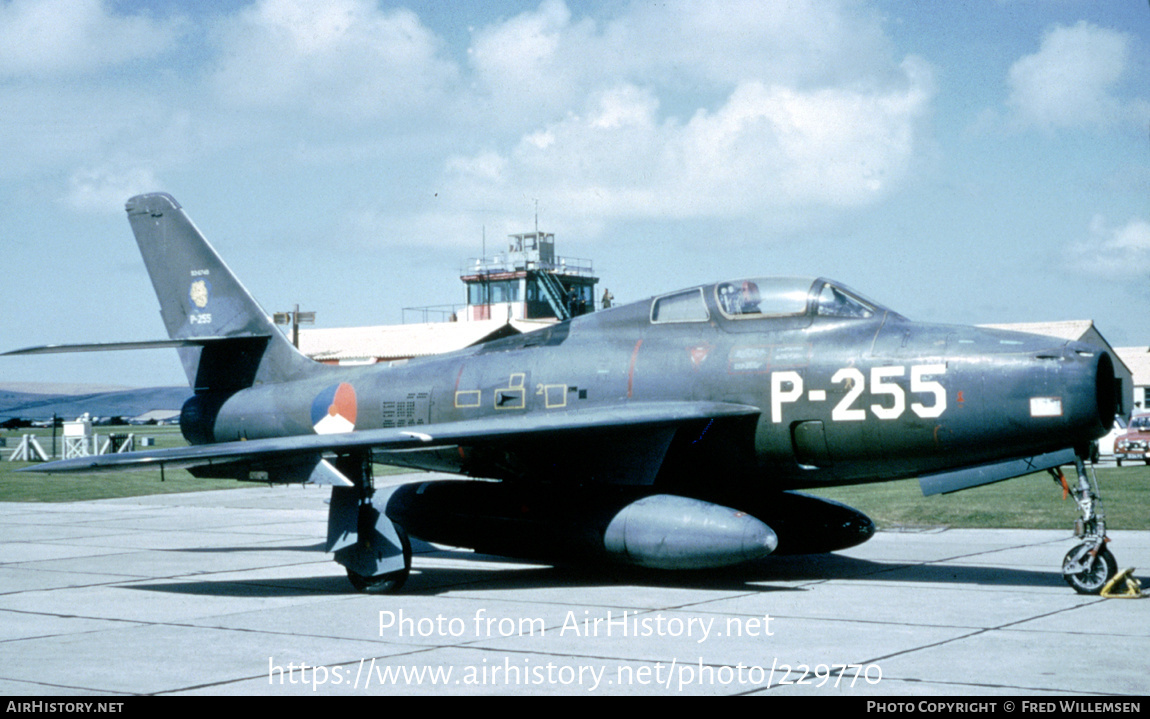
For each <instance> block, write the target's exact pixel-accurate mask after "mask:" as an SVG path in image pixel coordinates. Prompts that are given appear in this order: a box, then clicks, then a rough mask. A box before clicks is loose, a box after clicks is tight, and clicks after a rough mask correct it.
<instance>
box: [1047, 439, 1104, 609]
mask: <svg viewBox="0 0 1150 719" xmlns="http://www.w3.org/2000/svg"><path fill="white" fill-rule="evenodd" d="M1075 470H1077V472H1078V486H1077V487H1075V488H1074V489H1071V488H1070V486H1069V485H1068V484H1067V482H1066V475H1064V474H1063V473H1062V470H1061V468H1059V467H1054V468H1052V469H1051V470H1050V473H1051V474H1052V475H1053V476H1054V481H1055V482H1057V483H1059V484H1060V485H1061V486H1062V496H1063V498H1065V497H1067V496H1068V495H1071V494H1072V495H1074V500H1075V502H1077V503H1078V510H1079V511H1080V512H1081V513H1082V516H1081V517H1080V518H1079V519H1077V520H1076V521H1075V522H1074V534H1075V536H1077V537H1078V538H1079V539H1081V540H1082V542H1081V543H1080V544H1078V545H1077V546H1075V547H1074V548H1073V549H1071V550H1070V551H1069V552H1067V553H1066V557H1065V558H1063V560H1062V578H1063V579H1065V580H1066V583H1067V584H1069V585H1070V586H1071V587H1073V588H1074V591H1076V592H1078V593H1079V594H1099V593H1100V592H1101V591H1102V588H1103V587H1105V586H1106V583H1107V582H1109V581H1110V579H1111V578H1112V577H1113V576H1114V575H1115V574H1116V573H1117V572H1118V562H1117V561H1116V560H1115V559H1114V555H1113V554H1111V553H1110V550H1109V549H1107V548H1106V544H1107V542H1109V541H1110V539H1109V538H1108V537H1107V536H1106V515H1105V513H1104V512H1103V511H1102V497H1101V493H1100V491H1099V489H1098V477H1097V476H1096V475H1095V474H1094V465H1093V463H1091V465H1090V473H1089V475H1087V473H1086V463H1085V462H1084V461H1083V460H1082V457H1081V455H1079V457H1078V458H1077V460H1076V462H1075Z"/></svg>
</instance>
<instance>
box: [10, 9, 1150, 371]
mask: <svg viewBox="0 0 1150 719" xmlns="http://www.w3.org/2000/svg"><path fill="white" fill-rule="evenodd" d="M0 108H2V111H0V262H2V267H3V269H0V303H2V309H0V350H10V349H17V348H21V347H27V346H34V345H41V344H50V343H70V342H95V341H129V340H149V339H159V338H161V337H163V335H164V329H163V325H162V323H161V322H160V319H159V310H158V305H157V302H156V300H155V296H154V294H153V293H152V289H151V284H150V282H149V281H148V278H147V275H146V273H145V271H144V267H143V263H142V261H141V260H140V257H139V254H138V251H137V249H136V246H135V242H134V240H133V239H132V235H131V232H130V229H129V227H128V223H127V219H126V215H125V213H124V201H125V200H126V199H127V198H129V197H131V196H132V195H135V194H138V193H141V192H152V191H166V192H169V193H171V194H172V195H174V196H175V197H176V198H177V200H178V201H179V202H180V203H181V204H182V205H183V207H184V209H185V210H186V211H187V212H188V214H189V215H190V216H191V218H192V219H193V221H194V222H195V223H196V224H197V225H198V226H199V227H200V229H201V230H202V231H203V232H204V233H205V235H206V236H207V237H208V239H209V241H211V242H212V243H213V245H214V246H215V247H216V249H217V251H218V252H219V253H220V254H221V256H222V257H223V258H224V260H225V261H226V262H227V263H228V264H229V266H230V267H231V268H232V270H233V271H234V272H235V273H236V274H237V276H239V278H240V280H241V281H242V282H243V283H244V284H245V286H246V287H247V288H248V289H249V290H250V291H251V293H252V294H253V295H254V296H255V297H256V298H257V300H258V301H259V302H260V303H261V305H262V306H263V307H264V309H265V310H267V311H268V312H269V313H270V312H276V311H284V310H288V309H291V308H292V307H294V306H295V305H297V304H298V305H299V306H300V308H301V309H303V310H311V311H314V312H316V319H317V326H320V327H346V326H359V325H374V324H391V323H398V322H401V321H402V320H403V313H402V308H404V307H414V306H425V305H438V304H447V303H461V302H462V301H463V298H464V289H463V285H462V283H461V282H460V281H459V274H460V270H461V268H462V267H463V266H464V265H465V262H466V260H467V259H468V258H473V257H478V256H480V255H481V254H482V253H483V249H484V248H485V247H486V248H487V250H488V254H493V252H494V250H495V249H496V248H498V247H500V246H501V245H502V243H503V242H504V239H503V238H505V236H506V235H508V234H510V233H515V232H525V231H530V230H532V229H534V226H535V221H536V219H535V218H536V212H537V213H538V222H539V227H540V229H542V230H544V231H547V232H554V233H555V234H556V248H557V253H558V254H560V255H563V256H568V257H578V258H585V259H590V260H592V262H593V263H594V268H595V270H596V274H597V275H598V276H599V277H601V282H600V290H601V289H602V288H604V287H606V288H609V289H610V290H611V292H612V294H613V295H614V296H615V298H616V302H617V303H618V302H628V301H634V300H641V299H643V298H646V297H649V296H652V295H655V294H660V293H663V292H668V291H671V290H674V289H677V288H680V287H686V286H690V285H694V284H699V283H703V282H711V281H717V280H720V279H732V278H739V277H747V276H764V275H818V276H826V277H830V278H834V279H836V280H838V281H840V282H842V283H845V284H846V285H848V286H850V287H852V288H854V289H855V290H857V291H859V292H861V293H862V294H863V295H866V296H869V297H871V298H873V299H874V300H877V301H879V302H881V303H883V304H886V305H887V306H889V307H891V308H893V309H895V310H897V311H898V312H900V313H902V314H904V315H906V316H907V317H909V318H911V319H914V320H921V321H929V322H944V323H957V324H978V323H1004V322H1038V321H1051V320H1079V319H1092V320H1094V321H1095V323H1096V326H1097V327H1098V329H1099V330H1100V331H1101V332H1102V334H1103V335H1104V336H1105V337H1106V338H1107V339H1108V340H1109V341H1110V342H1111V344H1112V345H1114V346H1131V345H1150V312H1148V311H1147V307H1148V302H1150V3H1147V2H1145V0H1081V1H1078V0H1035V1H1028V0H1001V1H996V0H980V1H975V0H971V1H969V2H958V1H955V2H902V1H899V2H895V1H893V0H892V1H890V2H883V1H878V2H861V1H860V2H854V1H846V0H843V1H841V2H840V1H836V0H817V1H815V0H812V1H810V2H806V1H802V0H794V1H785V0H777V1H765V0H750V1H748V2H739V1H737V0H731V1H730V2H714V3H711V2H704V1H702V0H681V1H676V0H668V1H664V2H650V1H647V2H639V1H636V2H630V3H628V2H618V1H617V2H595V1H592V2H575V0H569V1H568V2H564V1H563V0H542V1H538V0H537V1H534V2H512V1H510V0H505V1H502V2H498V1H488V2H450V1H447V0H421V1H418V2H408V3H402V2H396V3H393V2H384V1H382V0H321V1H316V2H308V1H305V0H258V1H255V2H240V1H238V0H236V1H225V0H219V1H216V2H197V3H184V2H176V1H175V0H160V1H157V0H124V1H114V0H0ZM409 319H411V318H410V317H409ZM184 381H185V379H184V375H183V371H182V369H181V368H180V365H179V363H178V362H177V360H176V357H175V353H174V352H171V351H137V352H115V353H96V354H83V355H77V354H70V355H59V356H51V357H44V356H40V357H35V358H13V357H6V358H2V359H0V382H88V383H100V384H114V385H126V386H157V385H177V384H182V383H183V382H184Z"/></svg>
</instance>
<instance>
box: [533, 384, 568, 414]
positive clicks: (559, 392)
mask: <svg viewBox="0 0 1150 719" xmlns="http://www.w3.org/2000/svg"><path fill="white" fill-rule="evenodd" d="M535 394H537V395H542V397H543V406H544V407H546V408H547V409H559V408H560V407H566V406H567V385H565V384H541V385H536V389H535Z"/></svg>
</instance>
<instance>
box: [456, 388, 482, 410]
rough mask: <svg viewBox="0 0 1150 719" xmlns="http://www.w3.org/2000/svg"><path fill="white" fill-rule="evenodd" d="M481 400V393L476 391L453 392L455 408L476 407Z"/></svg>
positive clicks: (462, 390)
mask: <svg viewBox="0 0 1150 719" xmlns="http://www.w3.org/2000/svg"><path fill="white" fill-rule="evenodd" d="M482 398H483V391H482V390H478V389H461V390H456V392H455V408H456V409H466V408H468V407H478V406H479V404H480V402H481V401H482Z"/></svg>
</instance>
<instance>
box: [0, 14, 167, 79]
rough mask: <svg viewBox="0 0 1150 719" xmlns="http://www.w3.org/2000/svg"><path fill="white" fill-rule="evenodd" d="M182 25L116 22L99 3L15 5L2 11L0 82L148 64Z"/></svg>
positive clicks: (131, 19)
mask: <svg viewBox="0 0 1150 719" xmlns="http://www.w3.org/2000/svg"><path fill="white" fill-rule="evenodd" d="M185 27H186V23H185V22H184V21H183V20H182V19H180V18H169V19H167V20H164V21H158V20H153V19H151V18H149V17H145V16H142V15H131V16H117V15H115V14H114V13H112V12H110V11H109V10H108V9H107V8H106V7H105V3H104V2H102V1H101V0H14V1H13V2H10V3H4V4H3V5H0V77H4V76H7V77H28V78H41V77H46V76H58V75H65V74H87V73H93V72H96V71H99V70H102V69H104V68H106V67H109V66H114V65H118V64H120V63H124V62H127V61H131V60H136V59H141V58H152V57H155V56H157V55H160V54H162V53H164V52H166V51H168V50H170V49H172V47H173V46H174V45H175V43H176V41H177V40H178V39H179V38H180V37H181V35H182V34H183V32H184V29H185Z"/></svg>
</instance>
